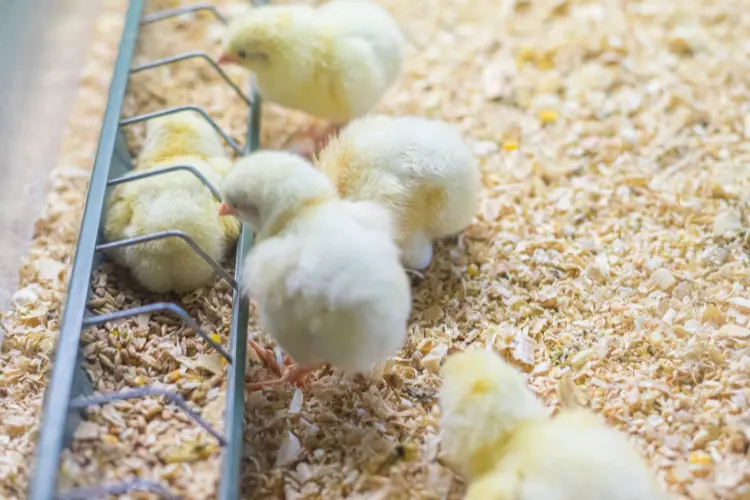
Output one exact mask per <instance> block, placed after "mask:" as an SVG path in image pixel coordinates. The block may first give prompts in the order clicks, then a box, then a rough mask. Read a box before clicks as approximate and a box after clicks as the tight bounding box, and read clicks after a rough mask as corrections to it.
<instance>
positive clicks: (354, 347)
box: [220, 151, 411, 389]
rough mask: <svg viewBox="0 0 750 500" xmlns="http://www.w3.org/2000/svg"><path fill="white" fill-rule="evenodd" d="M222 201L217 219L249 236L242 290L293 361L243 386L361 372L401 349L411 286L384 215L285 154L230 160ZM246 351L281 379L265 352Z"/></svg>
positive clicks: (293, 157)
mask: <svg viewBox="0 0 750 500" xmlns="http://www.w3.org/2000/svg"><path fill="white" fill-rule="evenodd" d="M222 196H223V200H224V203H222V205H221V208H220V213H222V214H225V215H234V214H236V215H237V217H238V218H239V219H240V220H242V221H244V222H246V223H248V224H250V226H251V227H252V228H253V229H254V230H255V232H256V233H257V242H256V244H255V245H254V247H253V249H252V250H251V251H250V253H249V254H248V257H247V261H246V263H245V268H244V270H243V275H242V287H243V291H244V292H245V293H246V294H247V295H249V296H250V298H252V299H254V300H255V303H256V310H257V312H258V319H259V321H260V324H261V326H262V327H263V329H264V330H265V331H266V332H267V333H268V334H269V335H270V336H271V337H273V338H274V339H275V340H276V342H277V343H278V344H279V346H280V347H281V348H282V349H284V350H285V351H286V352H287V353H288V354H289V355H290V357H291V358H292V360H294V362H295V363H296V364H297V366H296V367H295V368H293V369H291V370H289V371H287V372H286V373H285V374H283V376H282V377H281V378H279V379H277V380H272V381H267V382H262V383H259V384H254V385H252V386H250V388H251V389H258V388H261V387H264V386H272V385H280V384H284V383H287V382H300V381H301V380H303V379H304V378H305V376H306V375H307V374H308V373H309V372H311V371H312V370H314V369H315V368H317V367H318V366H320V365H322V364H331V365H333V366H336V367H340V368H342V369H344V370H345V371H346V372H349V373H361V372H364V371H367V370H369V369H370V368H372V367H373V366H374V365H375V364H376V363H379V362H381V361H383V360H384V359H386V358H388V357H390V356H392V355H394V354H395V353H396V352H397V351H398V350H399V349H400V348H401V346H402V344H403V342H404V340H405V337H406V327H407V320H408V317H409V313H410V310H411V289H410V284H409V280H408V278H407V276H406V273H405V271H404V270H403V268H402V267H401V265H400V263H399V257H398V249H397V248H396V246H395V244H394V243H393V240H392V238H393V234H392V227H391V226H392V223H391V219H390V215H389V213H388V212H387V211H386V210H385V209H383V208H382V207H380V206H379V205H377V204H375V203H363V204H354V203H350V202H347V201H344V200H341V199H340V198H339V197H338V196H337V195H336V190H335V188H334V187H333V185H332V184H331V183H330V181H329V180H328V178H326V176H325V175H323V174H322V173H321V172H318V171H317V170H315V169H314V168H313V167H312V165H310V164H309V163H308V162H307V161H305V160H304V159H302V158H300V157H299V156H297V155H294V154H291V153H284V152H270V151H268V152H258V153H253V154H251V155H249V156H247V157H245V158H243V159H241V160H240V161H238V162H237V163H236V164H235V166H234V168H232V170H231V171H230V173H229V175H228V176H227V177H226V179H224V182H223V188H222ZM251 345H252V347H253V348H254V349H255V350H256V351H257V352H258V354H259V355H260V356H261V357H262V358H263V359H264V360H265V361H266V362H267V363H268V364H269V365H270V367H271V368H272V369H274V370H276V371H277V372H278V373H279V374H281V370H280V368H279V367H278V366H277V365H276V363H275V361H274V360H273V356H271V355H270V354H269V353H268V352H267V351H266V350H265V349H263V348H260V346H258V345H257V344H254V343H251Z"/></svg>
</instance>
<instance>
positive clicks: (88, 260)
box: [29, 0, 265, 500]
mask: <svg viewBox="0 0 750 500" xmlns="http://www.w3.org/2000/svg"><path fill="white" fill-rule="evenodd" d="M255 3H257V4H261V3H265V1H264V0H258V1H256V2H255ZM143 4H144V0H130V5H129V7H128V11H127V14H126V20H125V27H124V30H123V34H122V40H121V42H120V49H119V54H118V56H117V61H116V63H115V69H114V74H113V76H112V81H111V84H110V90H109V102H108V103H107V108H106V111H105V114H104V123H103V125H102V130H101V135H100V137H99V146H98V150H97V153H96V159H95V162H94V168H93V171H92V174H91V182H90V185H89V191H88V195H87V198H86V206H85V208H84V213H83V222H82V223H81V231H80V235H79V239H78V246H77V248H76V255H75V260H74V262H73V269H72V272H71V277H70V283H69V285H68V294H67V299H66V302H65V310H64V316H63V319H62V323H61V327H60V336H59V340H58V346H57V352H56V355H55V361H54V367H53V370H52V376H51V379H50V383H49V387H48V388H47V392H46V394H45V401H44V409H43V415H42V423H41V433H40V437H39V441H38V443H37V447H36V457H35V468H34V473H33V477H32V480H31V483H30V490H29V499H30V500H53V499H60V500H62V499H67V500H71V499H84V498H86V499H88V498H103V497H106V496H108V495H116V494H123V493H127V492H129V491H139V490H140V491H150V492H153V493H156V494H159V495H160V496H161V497H162V498H170V499H172V498H177V497H176V496H175V495H174V494H173V493H171V492H170V491H169V490H168V489H167V488H165V487H164V485H162V484H160V483H158V482H156V481H151V480H146V479H140V478H138V479H133V480H129V481H123V482H120V483H113V484H102V485H96V486H92V487H87V488H78V489H75V490H70V491H66V492H58V491H57V478H58V471H59V467H60V454H61V452H62V450H63V448H65V447H67V446H69V445H70V443H71V441H72V439H73V434H74V431H75V429H76V427H77V426H78V424H79V423H80V422H81V421H82V420H83V419H84V418H85V409H86V408H87V407H89V406H95V405H101V404H106V403H109V402H112V401H118V400H125V399H134V398H142V397H153V396H161V397H164V398H165V399H166V400H168V401H169V402H170V403H172V404H173V405H174V406H176V407H178V408H180V409H181V410H182V411H184V412H185V413H186V414H187V416H188V417H190V418H191V419H192V420H193V422H194V423H195V425H199V426H201V427H203V428H204V429H206V431H207V432H208V433H209V434H211V435H212V436H213V437H214V438H215V439H216V440H217V442H218V443H219V445H220V446H221V447H222V448H223V451H222V470H221V474H220V475H221V479H220V485H219V496H218V498H219V499H220V500H235V499H237V498H239V496H240V462H241V459H242V450H243V430H244V422H243V415H244V406H245V399H244V380H245V370H246V366H245V364H246V353H247V321H248V306H247V301H246V300H241V297H240V293H239V290H238V286H237V283H238V281H239V276H240V273H241V270H242V260H243V258H244V256H245V255H246V254H247V252H248V251H249V249H250V246H251V245H252V234H251V232H250V230H249V229H248V228H246V227H243V228H242V231H241V233H240V238H239V240H238V244H237V245H238V246H237V257H236V262H235V275H234V276H231V275H230V274H229V273H228V272H227V271H226V270H224V269H223V268H222V267H221V265H220V264H219V263H217V262H214V261H213V260H212V259H211V258H210V257H209V256H208V255H206V253H205V252H203V250H201V248H200V247H199V246H198V245H197V244H196V243H195V242H194V241H193V240H192V239H191V238H190V237H189V236H188V235H186V234H185V233H183V232H181V231H176V230H172V231H164V232H161V233H154V234H150V235H147V236H143V237H139V238H130V239H127V240H121V241H114V242H104V241H102V240H103V238H102V236H101V234H102V233H101V225H102V222H103V219H104V217H103V212H104V206H105V200H106V197H107V194H108V191H109V189H110V188H111V187H113V186H116V185H118V184H124V183H127V182H138V181H139V180H140V179H143V178H146V177H152V176H156V175H169V173H170V172H174V171H177V170H180V171H187V172H190V173H192V174H193V175H195V176H196V177H197V178H198V179H199V180H200V181H201V182H202V183H203V184H204V185H205V186H206V187H207V188H208V189H209V190H210V191H211V193H212V194H213V195H214V196H215V197H217V198H218V191H217V189H216V187H215V186H212V185H211V184H210V183H209V182H208V180H206V179H205V177H203V176H202V175H201V174H200V173H199V172H198V171H197V170H196V169H195V168H193V167H191V166H189V165H176V166H173V167H168V168H163V169H156V170H152V171H148V172H143V173H138V174H136V175H130V176H127V175H125V174H126V173H127V172H128V171H129V170H132V159H131V158H130V155H129V153H128V150H127V147H126V143H125V138H124V135H123V133H122V129H123V127H126V126H128V125H130V124H133V123H139V122H143V121H147V120H150V119H152V118H156V117H159V116H165V115H169V114H174V113H198V114H200V115H201V116H202V117H203V118H204V119H205V120H207V121H208V122H209V123H210V124H211V126H212V127H213V128H214V129H215V130H216V131H217V132H218V133H219V135H220V136H221V137H222V138H223V139H224V140H225V141H226V142H227V144H229V146H230V147H231V148H232V149H234V151H235V152H237V153H238V154H240V155H246V154H248V153H249V152H251V151H253V150H255V149H257V147H258V140H259V129H260V99H259V96H258V95H257V93H256V92H255V90H254V88H251V89H250V93H249V95H245V94H244V93H243V92H242V90H241V89H239V88H238V87H237V86H236V85H235V84H234V83H233V82H232V81H230V80H229V78H228V77H227V75H226V74H225V73H224V72H223V71H222V70H221V68H220V67H219V66H218V65H217V64H216V62H215V61H214V60H213V59H211V57H210V56H208V54H205V53H203V52H186V53H183V54H179V55H176V56H172V57H166V58H163V59H159V60H156V61H152V62H150V63H147V64H144V65H141V66H136V67H131V63H132V59H133V52H134V50H135V45H136V40H137V38H138V33H139V27H140V26H141V25H144V24H149V23H154V22H159V21H161V20H163V19H168V18H172V17H175V16H179V15H182V14H187V13H190V12H196V11H208V12H211V13H213V15H214V16H215V17H216V18H217V19H218V20H219V21H220V22H222V23H226V22H227V21H226V19H225V18H224V17H223V16H222V15H221V14H220V13H219V12H218V11H217V10H216V7H215V6H213V5H211V4H194V5H191V6H186V7H181V8H177V9H169V10H164V11H160V12H155V13H152V14H149V15H147V16H143V17H142V11H143ZM186 59H203V60H205V62H206V63H207V64H208V65H210V66H211V67H213V69H214V70H215V71H216V72H217V74H218V75H219V76H221V77H222V78H223V79H224V81H225V82H226V83H227V84H228V85H229V86H230V87H232V89H234V91H235V92H236V93H237V94H238V96H239V97H240V99H241V100H242V101H244V102H245V103H246V104H247V105H248V106H249V108H250V111H249V113H248V124H247V134H246V140H245V145H244V146H240V145H238V144H237V143H236V142H235V141H233V140H232V138H231V137H230V136H229V135H228V134H227V133H225V132H224V131H223V130H222V129H221V128H220V127H219V126H218V125H217V124H216V122H215V121H214V120H213V119H212V118H211V117H210V116H209V114H208V113H206V112H205V111H204V110H203V109H201V108H199V107H197V106H179V107H175V108H169V109H164V110H160V111H157V112H154V113H148V114H144V115H140V116H134V117H129V118H124V119H123V117H122V116H121V115H122V104H123V99H124V97H125V92H126V90H127V87H128V79H129V76H130V74H132V73H136V72H140V71H148V70H151V69H153V68H157V67H160V66H165V65H169V64H173V63H177V62H180V61H184V60H186ZM163 238H180V239H182V240H183V241H185V242H186V243H187V244H188V245H190V247H191V248H193V250H195V251H196V253H198V254H199V255H200V256H201V257H202V258H203V259H204V260H206V261H207V262H208V263H209V264H210V265H211V266H212V267H213V268H214V270H215V271H216V273H217V275H218V276H219V277H221V278H222V279H224V280H226V281H227V282H228V283H229V284H230V285H231V286H232V287H233V294H232V318H231V328H230V335H229V346H228V347H226V348H225V347H224V346H221V345H219V344H217V343H216V342H215V341H214V340H212V339H211V337H209V336H208V335H206V333H205V332H204V331H203V330H202V329H201V328H200V326H199V325H198V323H197V322H196V321H195V320H194V319H193V318H191V317H190V315H189V314H188V313H187V312H186V311H185V310H184V309H182V308H181V307H180V306H179V305H177V304H173V303H165V302H161V303H155V304H149V305H145V306H141V307H134V308H131V309H126V310H122V311H117V312H113V313H111V314H105V315H93V314H91V312H90V311H88V310H87V302H88V299H89V297H90V295H91V293H92V290H91V275H92V271H93V269H94V268H95V267H96V266H97V265H98V264H99V263H100V262H101V258H102V255H101V254H102V252H104V251H106V250H108V249H112V248H121V247H126V246H131V245H138V244H142V243H145V242H148V241H153V240H157V239H163ZM157 311H161V312H169V313H172V314H174V315H176V316H178V317H179V318H180V319H182V321H183V322H184V323H185V324H186V326H188V327H189V328H191V329H192V330H193V331H194V332H195V334H196V335H198V336H200V337H202V338H203V340H204V341H206V342H207V343H208V344H210V345H211V347H213V348H214V349H215V350H216V351H217V352H218V353H219V354H220V355H221V356H223V357H224V359H226V360H227V361H228V370H227V376H228V377H229V378H228V382H227V396H226V407H225V410H224V434H221V433H219V432H217V431H216V430H215V429H213V428H212V427H211V426H210V425H209V424H208V423H207V422H205V421H204V420H203V419H202V418H201V417H200V415H199V414H198V413H197V412H196V411H195V410H193V409H191V408H190V407H189V406H188V405H187V404H186V403H185V401H184V400H183V399H182V397H181V396H180V395H178V394H177V393H174V392H171V391H166V390H163V389H157V388H155V387H148V386H146V387H142V388H139V389H135V390H132V389H131V390H124V391H120V392H117V393H104V394H95V393H94V391H93V386H92V384H91V381H90V380H89V379H88V376H87V375H86V373H85V372H84V370H83V367H82V363H83V349H82V345H81V331H82V330H83V329H85V328H88V327H90V326H93V325H98V324H104V323H106V322H109V321H114V320H117V319H122V318H127V317H133V316H136V315H138V314H143V313H147V312H157Z"/></svg>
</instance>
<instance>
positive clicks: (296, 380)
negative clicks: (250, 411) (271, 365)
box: [246, 365, 321, 391]
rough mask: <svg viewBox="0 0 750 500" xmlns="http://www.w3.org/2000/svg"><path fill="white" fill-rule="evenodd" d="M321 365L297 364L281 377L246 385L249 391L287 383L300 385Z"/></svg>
mask: <svg viewBox="0 0 750 500" xmlns="http://www.w3.org/2000/svg"><path fill="white" fill-rule="evenodd" d="M319 366H321V365H314V366H295V367H294V368H292V369H291V370H288V371H287V372H286V373H284V375H282V376H281V377H280V378H277V379H275V380H266V381H263V382H255V383H253V384H247V386H246V387H247V389H248V390H249V391H259V390H261V389H264V388H266V387H279V386H283V385H287V384H292V385H295V386H297V387H300V386H302V385H304V383H305V382H306V381H307V377H309V376H310V373H312V372H314V371H315V370H317V369H318V367H319Z"/></svg>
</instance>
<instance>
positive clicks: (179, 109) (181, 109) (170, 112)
mask: <svg viewBox="0 0 750 500" xmlns="http://www.w3.org/2000/svg"><path fill="white" fill-rule="evenodd" d="M184 111H195V112H196V113H199V114H200V115H201V116H202V117H203V118H205V119H206V121H208V123H209V125H211V126H212V127H213V128H214V130H216V132H217V133H218V134H219V135H220V136H221V137H222V139H224V140H225V141H226V142H227V144H229V146H231V148H232V149H234V151H235V152H236V153H237V154H238V155H241V154H242V153H243V151H244V149H243V148H242V147H240V145H239V144H237V143H236V142H234V139H232V138H231V137H229V135H228V134H227V133H226V132H224V130H223V129H222V128H221V127H220V126H219V125H218V124H217V123H216V122H215V121H214V119H213V118H211V117H210V116H209V114H208V113H206V112H205V111H204V110H203V108H201V107H200V106H194V105H192V104H188V105H186V106H175V107H174V108H168V109H161V110H159V111H154V112H152V113H145V114H142V115H138V116H133V117H130V118H125V119H124V120H122V121H120V126H121V127H127V126H128V125H133V124H135V123H141V122H145V121H148V120H152V119H154V118H160V117H162V116H169V115H174V114H176V113H182V112H184Z"/></svg>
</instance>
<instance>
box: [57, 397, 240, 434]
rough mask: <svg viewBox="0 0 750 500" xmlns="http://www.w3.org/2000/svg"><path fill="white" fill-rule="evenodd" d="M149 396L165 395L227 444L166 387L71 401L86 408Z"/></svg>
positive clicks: (74, 405) (196, 413)
mask: <svg viewBox="0 0 750 500" xmlns="http://www.w3.org/2000/svg"><path fill="white" fill-rule="evenodd" d="M148 396H164V397H165V398H167V399H168V400H169V401H170V402H171V403H172V404H174V405H175V406H178V407H179V408H180V409H181V410H182V411H184V412H185V413H186V414H187V416H188V417H190V418H192V419H193V420H195V423H197V424H198V425H200V426H201V427H203V428H204V429H206V432H208V433H209V434H211V435H212V436H213V437H214V438H216V440H217V441H218V442H219V444H220V445H221V446H224V445H226V444H227V441H226V440H225V439H224V436H222V435H221V434H219V433H218V432H216V431H215V430H214V428H213V427H211V425H210V424H209V423H208V422H206V421H205V420H203V417H201V416H200V414H199V413H198V412H197V411H195V410H193V409H192V408H190V407H189V406H188V405H187V403H186V402H185V400H184V399H183V398H182V396H180V395H179V394H177V393H176V392H172V391H168V390H166V389H159V388H158V387H139V388H138V389H126V390H124V391H120V392H110V393H106V394H94V395H93V396H79V397H77V398H75V399H74V400H73V401H71V402H70V405H71V406H72V407H73V408H78V409H84V408H88V407H89V406H99V405H103V404H107V403H112V402H114V401H125V400H126V399H139V398H145V397H148Z"/></svg>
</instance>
